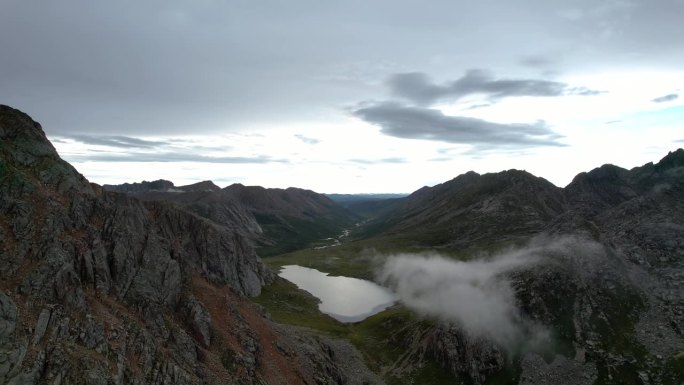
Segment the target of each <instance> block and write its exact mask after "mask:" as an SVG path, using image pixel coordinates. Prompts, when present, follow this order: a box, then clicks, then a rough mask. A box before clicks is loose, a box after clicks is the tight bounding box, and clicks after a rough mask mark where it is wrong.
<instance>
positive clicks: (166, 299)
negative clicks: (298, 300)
mask: <svg viewBox="0 0 684 385" xmlns="http://www.w3.org/2000/svg"><path fill="white" fill-rule="evenodd" d="M0 245H1V246H0V277H2V279H1V280H0V383H3V384H39V383H41V384H42V383H51V384H199V383H209V384H231V383H236V384H237V383H240V384H265V383H268V384H281V383H282V384H285V383H308V384H314V383H316V384H328V383H330V384H333V383H334V384H346V383H361V382H363V381H367V382H368V381H370V382H373V381H374V377H373V375H372V374H370V373H369V372H368V371H367V369H365V367H364V366H363V364H362V363H360V359H359V357H358V353H356V352H355V350H354V349H353V348H352V347H351V346H346V345H344V344H343V343H338V342H335V341H330V340H326V339H324V338H322V337H319V336H315V335H308V334H306V333H301V332H298V331H292V330H284V329H283V328H282V327H280V326H277V325H275V324H273V323H272V322H270V321H269V320H268V317H267V316H266V315H265V314H264V313H263V312H262V311H261V310H260V309H259V308H258V307H256V306H255V305H253V304H252V303H251V302H250V301H249V300H248V299H247V296H254V295H257V294H258V293H259V292H260V290H261V287H262V285H264V284H265V283H266V282H268V281H269V280H271V279H272V273H271V272H270V271H269V270H268V269H266V268H265V267H264V266H263V264H262V263H261V261H260V260H259V259H258V257H257V256H256V254H255V252H254V250H253V248H252V246H251V243H250V242H249V240H248V238H247V237H246V235H245V233H244V231H242V230H241V226H240V223H233V225H232V226H226V225H220V224H217V223H216V222H213V221H209V220H207V219H204V218H202V217H199V216H197V215H195V214H192V213H189V212H186V211H183V210H180V209H178V208H177V207H176V206H174V205H172V204H169V203H163V202H143V201H140V200H138V199H136V198H133V197H129V196H127V195H124V194H119V193H114V192H107V191H105V190H103V189H102V188H100V187H99V186H97V185H93V184H90V183H89V182H88V181H87V180H86V179H85V178H84V177H83V176H81V175H80V174H79V173H78V172H77V171H76V170H75V169H74V168H73V167H71V166H70V165H69V164H67V163H66V162H64V161H62V160H61V159H60V158H59V156H58V154H57V153H56V151H55V150H54V148H53V147H52V145H51V144H50V143H49V141H48V140H47V139H46V137H45V134H44V133H43V131H42V129H41V126H40V125H39V124H38V123H36V122H34V121H33V120H32V119H31V118H30V117H29V116H27V115H26V114H24V113H22V112H20V111H18V110H15V109H12V108H10V107H7V106H0ZM345 368H347V369H348V368H352V369H353V370H346V369H345Z"/></svg>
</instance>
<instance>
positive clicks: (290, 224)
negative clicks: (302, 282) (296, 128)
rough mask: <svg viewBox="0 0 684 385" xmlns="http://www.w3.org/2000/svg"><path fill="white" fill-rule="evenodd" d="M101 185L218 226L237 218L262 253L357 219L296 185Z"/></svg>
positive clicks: (306, 242) (330, 233) (302, 243)
mask: <svg viewBox="0 0 684 385" xmlns="http://www.w3.org/2000/svg"><path fill="white" fill-rule="evenodd" d="M105 187H106V189H109V190H111V191H119V192H125V193H127V194H130V195H132V196H135V197H137V198H139V199H142V200H146V201H154V200H159V201H169V202H173V203H176V204H178V205H180V207H183V208H184V209H186V210H188V211H191V212H193V213H195V214H198V215H200V216H202V217H204V218H207V219H210V220H211V221H213V222H215V223H217V224H220V225H223V226H228V227H232V226H233V224H234V223H240V224H241V228H242V230H243V232H245V234H246V235H248V237H249V238H250V239H252V240H253V241H254V243H255V244H256V246H257V248H258V251H259V254H260V255H262V256H268V255H274V254H282V253H285V252H288V251H293V250H297V249H301V248H305V247H310V246H311V245H312V244H313V243H315V242H317V241H320V240H322V239H325V238H328V237H336V236H338V235H339V234H340V233H341V232H342V230H343V229H345V228H347V227H349V226H350V225H351V224H353V223H354V222H355V221H356V220H357V219H358V217H357V216H356V215H355V214H353V213H351V212H350V211H348V210H346V209H345V208H343V207H341V206H340V205H338V204H337V203H335V202H333V201H332V200H330V199H329V198H328V197H326V196H325V195H322V194H318V193H316V192H314V191H310V190H304V189H299V188H288V189H277V188H272V189H271V188H263V187H260V186H244V185H241V184H233V185H230V186H228V187H226V188H224V189H220V188H218V187H217V186H216V185H214V184H213V183H212V182H206V181H205V182H200V183H196V184H193V185H189V186H179V187H176V186H174V185H173V183H172V182H169V181H164V180H158V181H154V182H141V183H132V184H128V183H126V184H122V185H114V186H112V185H109V186H105Z"/></svg>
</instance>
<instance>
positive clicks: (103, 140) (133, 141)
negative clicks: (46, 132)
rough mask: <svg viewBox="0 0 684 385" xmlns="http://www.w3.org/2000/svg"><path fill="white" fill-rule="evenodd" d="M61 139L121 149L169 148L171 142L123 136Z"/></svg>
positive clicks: (70, 136) (66, 136)
mask: <svg viewBox="0 0 684 385" xmlns="http://www.w3.org/2000/svg"><path fill="white" fill-rule="evenodd" d="M58 137H60V138H65V139H71V140H75V141H77V142H80V143H83V144H90V145H97V146H108V147H120V148H156V147H161V146H167V145H168V144H169V142H162V141H154V140H145V139H140V138H134V137H130V136H121V135H80V134H75V135H70V134H66V135H58Z"/></svg>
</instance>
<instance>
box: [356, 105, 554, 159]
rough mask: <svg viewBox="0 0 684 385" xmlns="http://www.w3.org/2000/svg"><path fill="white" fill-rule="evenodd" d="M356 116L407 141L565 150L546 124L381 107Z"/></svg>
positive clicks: (357, 113)
mask: <svg viewBox="0 0 684 385" xmlns="http://www.w3.org/2000/svg"><path fill="white" fill-rule="evenodd" d="M352 114H353V115H354V116H356V117H358V118H360V119H362V120H364V121H366V122H368V123H371V124H374V125H376V126H379V127H380V128H381V132H382V133H384V134H386V135H390V136H394V137H398V138H405V139H424V140H436V141H442V142H450V143H462V144H471V145H477V146H481V147H485V148H489V147H497V146H503V147H535V146H564V144H562V143H560V142H559V141H558V140H559V139H560V138H562V136H561V135H558V134H557V133H555V132H553V131H552V130H551V129H550V128H549V127H547V126H546V124H545V123H544V122H536V123H532V124H501V123H493V122H488V121H485V120H481V119H475V118H469V117H462V116H448V115H444V114H443V113H442V112H441V111H439V110H434V109H429V108H422V107H410V106H404V105H401V104H397V103H378V104H374V105H371V106H367V107H361V108H359V109H357V110H355V111H353V112H352Z"/></svg>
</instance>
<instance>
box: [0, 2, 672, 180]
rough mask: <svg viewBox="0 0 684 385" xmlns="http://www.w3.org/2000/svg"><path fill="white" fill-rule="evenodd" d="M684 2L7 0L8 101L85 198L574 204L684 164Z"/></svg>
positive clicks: (1, 43) (0, 68) (3, 16)
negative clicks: (152, 190)
mask: <svg viewBox="0 0 684 385" xmlns="http://www.w3.org/2000/svg"><path fill="white" fill-rule="evenodd" d="M681 15H684V0H656V1H653V0H651V1H645V0H603V1H590V0H563V1H559V0H524V1H522V0H521V1H515V2H512V1H507V0H482V1H477V2H473V1H469V2H465V1H456V0H448V1H447V0H434V1H416V0H393V1H384V0H383V1H372V2H371V1H360V0H345V1H320V0H293V1H287V2H286V1H275V0H262V1H253V0H220V1H219V0H197V1H192V2H189V1H177V0H164V1H161V0H150V1H145V2H140V1H129V0H121V1H93V0H61V1H59V2H52V1H51V2H38V1H27V0H0V52H1V53H2V54H1V55H0V103H1V104H8V105H10V106H12V107H15V108H18V109H21V110H22V111H24V112H26V113H28V114H29V115H31V116H32V117H33V118H34V119H35V120H37V121H39V122H40V123H41V124H42V126H43V128H44V130H45V131H46V134H47V136H48V138H49V139H50V140H51V141H52V143H53V145H54V146H55V147H56V149H57V150H58V152H59V153H60V155H61V156H62V157H63V158H64V159H66V160H67V161H69V162H70V163H71V164H72V165H74V166H75V167H76V169H77V170H79V171H80V172H81V173H82V174H84V175H85V176H86V177H87V178H88V179H90V180H91V181H92V182H95V183H100V184H105V183H123V182H134V181H141V180H156V179H168V180H172V181H173V182H175V183H176V184H177V185H182V184H189V183H193V182H197V181H201V180H213V181H214V182H215V183H216V184H218V185H219V186H227V185H230V184H232V183H242V184H245V185H261V186H265V187H281V188H284V187H289V186H295V187H301V188H307V189H312V190H315V191H318V192H325V193H333V192H337V193H381V192H383V193H387V192H396V193H408V192H412V191H414V190H417V189H418V188H420V187H422V186H426V185H427V186H431V185H435V184H438V183H441V182H444V181H447V180H450V179H452V178H454V177H456V176H458V175H459V174H462V173H465V172H467V171H470V170H473V171H476V172H479V173H487V172H498V171H502V170H507V169H511V168H515V169H522V170H527V171H528V172H530V173H532V174H535V175H537V176H541V177H544V178H546V179H547V180H549V181H550V182H552V183H554V184H556V185H557V186H560V187H563V186H565V185H567V184H568V183H569V182H570V181H571V180H572V178H573V177H574V176H575V175H576V174H578V173H580V172H583V171H589V170H591V169H593V168H595V167H598V166H600V165H602V164H605V163H612V164H616V165H618V166H621V167H625V168H631V167H636V166H640V165H642V164H644V163H647V162H651V161H653V162H657V161H658V160H659V159H660V158H662V157H664V156H665V155H666V154H667V152H668V151H672V150H675V149H677V148H679V147H684V66H683V65H682V63H684V40H682V39H681V36H684V23H682V22H681Z"/></svg>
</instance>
